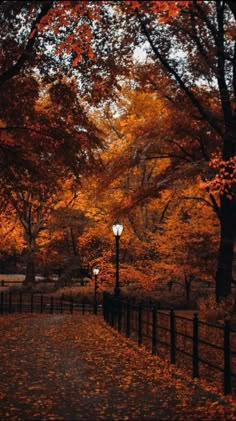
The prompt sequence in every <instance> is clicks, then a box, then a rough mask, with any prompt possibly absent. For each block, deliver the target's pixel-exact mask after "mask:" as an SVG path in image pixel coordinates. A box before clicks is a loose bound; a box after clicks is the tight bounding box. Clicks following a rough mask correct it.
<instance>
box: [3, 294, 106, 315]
mask: <svg viewBox="0 0 236 421" xmlns="http://www.w3.org/2000/svg"><path fill="white" fill-rule="evenodd" d="M101 312H102V308H101V306H94V304H91V303H86V302H83V303H81V302H77V301H76V300H74V299H68V298H65V297H63V296H61V297H55V296H49V295H42V294H41V295H40V294H27V293H22V292H21V291H19V292H14V293H12V292H11V291H9V292H3V291H2V292H0V315H4V314H11V313H48V314H54V313H57V314H64V313H65V314H76V313H77V314H78V313H81V314H85V313H94V314H97V313H101Z"/></svg>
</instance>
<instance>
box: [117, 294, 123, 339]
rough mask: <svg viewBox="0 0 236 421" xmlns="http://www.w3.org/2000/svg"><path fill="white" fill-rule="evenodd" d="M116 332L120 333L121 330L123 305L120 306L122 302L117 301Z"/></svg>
mask: <svg viewBox="0 0 236 421" xmlns="http://www.w3.org/2000/svg"><path fill="white" fill-rule="evenodd" d="M117 304H118V307H117V310H118V332H121V328H122V311H123V305H122V300H121V299H118V302H117Z"/></svg>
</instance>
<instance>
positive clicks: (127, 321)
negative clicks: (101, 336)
mask: <svg viewBox="0 0 236 421" xmlns="http://www.w3.org/2000/svg"><path fill="white" fill-rule="evenodd" d="M126 338H130V300H128V301H127V307H126Z"/></svg>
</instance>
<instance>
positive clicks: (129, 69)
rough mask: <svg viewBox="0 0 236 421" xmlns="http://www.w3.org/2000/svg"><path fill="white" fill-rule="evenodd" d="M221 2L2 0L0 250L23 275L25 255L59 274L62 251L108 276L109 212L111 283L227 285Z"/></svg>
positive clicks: (226, 97)
mask: <svg viewBox="0 0 236 421" xmlns="http://www.w3.org/2000/svg"><path fill="white" fill-rule="evenodd" d="M234 13H235V9H234V6H233V5H232V2H230V1H226V2H223V1H220V2H219V1H212V2H207V1H194V2H190V1H173V2H170V1H150V2H146V1H117V2H115V3H111V2H106V1H100V2H95V3H94V2H89V1H88V2H87V1H86V2H85V1H60V2H59V1H56V2H53V1H47V2H41V1H39V2H33V3H32V4H30V3H29V2H9V1H3V2H1V5H0V20H1V22H2V24H3V26H2V27H3V31H2V40H1V47H2V49H1V57H0V61H1V73H0V89H1V96H0V104H1V109H0V136H1V140H0V142H1V143H0V162H1V167H2V169H1V198H2V201H1V219H2V221H6V222H5V223H4V228H2V236H4V241H3V242H2V246H1V253H2V257H3V259H4V258H5V256H6V255H11V254H12V253H13V251H14V253H16V254H17V255H18V257H19V258H21V257H22V256H23V261H24V262H26V260H27V262H28V263H27V270H26V283H32V282H33V281H34V276H35V264H36V270H40V271H43V270H44V269H45V271H46V272H48V273H50V271H51V272H53V270H54V269H55V268H56V269H57V270H59V272H60V273H63V272H66V273H67V276H70V275H69V272H67V268H66V266H71V264H72V263H71V260H70V257H73V258H74V261H76V262H77V263H76V264H75V266H76V265H77V266H83V265H85V266H86V265H88V264H89V265H90V267H93V266H94V265H99V266H100V268H101V277H102V278H103V282H104V284H103V285H107V286H109V285H112V283H113V282H114V238H113V235H112V232H111V225H112V223H113V222H114V220H115V219H120V220H122V222H123V224H124V226H125V229H124V233H123V235H122V239H121V255H120V258H121V267H120V272H121V282H122V287H124V288H126V287H127V288H128V289H130V290H131V289H133V288H137V289H139V288H141V289H145V290H148V291H156V290H157V289H158V287H159V286H160V285H161V284H163V285H172V286H174V284H176V285H177V284H179V285H181V284H182V285H183V288H184V285H187V284H189V283H190V284H192V285H193V283H194V282H195V283H196V285H197V283H198V282H200V281H201V282H211V283H212V284H213V285H215V294H216V297H217V299H218V300H219V299H220V298H221V297H224V296H227V295H229V294H230V293H231V286H232V280H233V278H234V276H235V275H234V273H235V267H234V255H235V236H236V224H235V220H236V205H235V174H236V169H235V106H234V103H235V102H234V101H235V65H234V61H235V50H234V43H235V35H234V28H235V18H234ZM5 225H6V226H5ZM26 255H27V259H26ZM24 259H25V260H24ZM68 259H69V260H68ZM72 266H73V265H72ZM63 279H64V278H63ZM199 285H200V284H199ZM104 288H105V287H104Z"/></svg>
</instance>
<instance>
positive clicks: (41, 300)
mask: <svg viewBox="0 0 236 421" xmlns="http://www.w3.org/2000/svg"><path fill="white" fill-rule="evenodd" d="M42 312H43V295H41V296H40V313H42Z"/></svg>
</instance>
